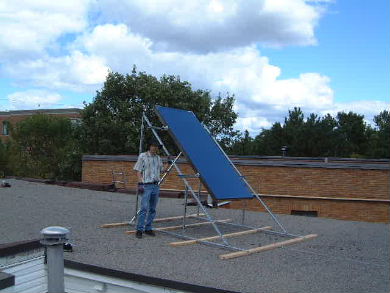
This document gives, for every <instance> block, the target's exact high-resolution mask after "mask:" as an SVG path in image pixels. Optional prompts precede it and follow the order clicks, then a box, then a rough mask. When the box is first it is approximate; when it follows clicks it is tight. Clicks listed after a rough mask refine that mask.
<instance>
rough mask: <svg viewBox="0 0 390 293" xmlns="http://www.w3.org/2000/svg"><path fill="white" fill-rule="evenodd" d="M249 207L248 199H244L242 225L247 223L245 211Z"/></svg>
mask: <svg viewBox="0 0 390 293" xmlns="http://www.w3.org/2000/svg"><path fill="white" fill-rule="evenodd" d="M246 207H247V199H244V208H243V209H242V219H241V224H244V223H245V211H246Z"/></svg>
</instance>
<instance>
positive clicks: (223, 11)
mask: <svg viewBox="0 0 390 293" xmlns="http://www.w3.org/2000/svg"><path fill="white" fill-rule="evenodd" d="M94 8H95V10H96V15H98V16H99V19H100V22H101V23H103V24H104V23H111V22H115V23H118V22H122V23H126V24H127V25H128V26H129V27H131V29H132V31H134V32H135V33H139V34H141V35H143V36H145V37H147V38H149V39H151V40H152V41H153V47H154V48H155V49H158V50H162V51H187V52H202V53H205V52H210V51H216V50H225V49H231V48H235V47H242V46H248V45H252V44H255V43H258V44H263V45H268V46H286V45H313V44H315V43H316V39H315V36H314V28H315V26H316V24H317V22H318V20H319V18H320V16H321V15H322V12H323V10H324V8H323V7H322V6H319V5H310V4H309V3H306V2H305V1H304V0H262V1H258V0H227V1H220V0H213V1H209V0H199V1H181V0H165V1H154V0H129V1H122V0H103V1H99V2H97V3H96V5H95V7H94Z"/></svg>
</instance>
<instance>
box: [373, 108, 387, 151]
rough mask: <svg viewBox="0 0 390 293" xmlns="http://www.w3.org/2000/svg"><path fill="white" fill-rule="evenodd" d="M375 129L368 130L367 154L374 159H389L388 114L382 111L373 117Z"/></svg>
mask: <svg viewBox="0 0 390 293" xmlns="http://www.w3.org/2000/svg"><path fill="white" fill-rule="evenodd" d="M374 122H375V126H376V129H370V134H371V135H369V148H368V149H369V154H370V156H371V157H376V158H390V112H389V111H386V110H385V111H382V112H380V113H379V114H378V115H376V116H375V117H374Z"/></svg>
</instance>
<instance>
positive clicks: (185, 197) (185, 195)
mask: <svg viewBox="0 0 390 293" xmlns="http://www.w3.org/2000/svg"><path fill="white" fill-rule="evenodd" d="M187 199H188V188H187V186H186V188H185V191H184V215H183V230H184V229H185V227H186V215H187Z"/></svg>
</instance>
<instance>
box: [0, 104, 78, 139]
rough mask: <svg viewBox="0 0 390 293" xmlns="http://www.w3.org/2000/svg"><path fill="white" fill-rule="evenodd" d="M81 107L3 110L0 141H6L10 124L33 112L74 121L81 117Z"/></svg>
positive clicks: (29, 115)
mask: <svg viewBox="0 0 390 293" xmlns="http://www.w3.org/2000/svg"><path fill="white" fill-rule="evenodd" d="M80 111H81V109H78V108H69V109H37V110H16V111H3V112H0V139H1V141H2V142H6V141H7V140H8V138H9V135H10V126H11V125H15V124H16V123H18V122H19V121H22V120H24V119H26V118H28V117H31V116H32V115H35V114H47V115H54V116H59V117H68V118H70V119H71V120H72V121H74V122H75V123H77V122H78V121H79V120H80V119H81V115H80Z"/></svg>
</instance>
